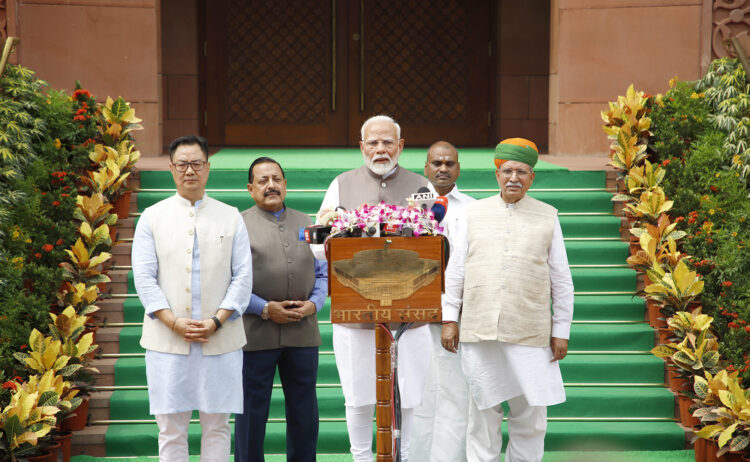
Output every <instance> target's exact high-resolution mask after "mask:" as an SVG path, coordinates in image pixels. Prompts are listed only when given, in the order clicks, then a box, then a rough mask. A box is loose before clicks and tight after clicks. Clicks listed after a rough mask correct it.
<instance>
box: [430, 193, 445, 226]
mask: <svg viewBox="0 0 750 462" xmlns="http://www.w3.org/2000/svg"><path fill="white" fill-rule="evenodd" d="M431 210H432V214H433V215H434V216H435V221H437V222H438V223H440V222H441V221H443V219H444V218H445V214H446V213H448V198H447V197H445V196H438V197H436V198H435V203H434V204H432V209H431Z"/></svg>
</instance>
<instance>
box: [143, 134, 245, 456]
mask: <svg viewBox="0 0 750 462" xmlns="http://www.w3.org/2000/svg"><path fill="white" fill-rule="evenodd" d="M169 156H170V163H169V169H170V171H171V172H172V178H173V179H174V182H175V186H176V187H177V194H175V195H174V196H172V197H169V198H167V199H164V200H162V201H160V202H157V203H156V204H154V205H152V206H151V207H148V208H147V209H146V210H144V212H143V214H142V215H141V217H140V219H139V220H138V224H137V226H136V229H135V235H134V237H133V250H132V260H133V275H134V279H135V287H136V290H137V292H138V297H139V298H140V300H141V303H142V304H143V307H144V308H145V314H144V317H143V333H142V336H141V346H142V347H143V348H145V349H146V379H147V381H148V395H149V403H150V413H151V414H153V415H154V417H155V418H156V423H157V425H158V427H159V459H160V460H161V461H170V462H171V461H179V462H184V461H186V460H188V425H189V423H190V417H191V415H192V412H193V411H194V410H197V411H198V412H199V416H200V422H201V431H202V436H201V460H202V461H217V462H219V461H221V462H225V461H227V460H229V454H230V448H231V427H230V425H229V414H230V413H241V412H242V346H243V345H244V344H245V330H244V328H243V325H242V314H243V312H244V311H245V308H246V307H247V306H248V303H249V302H250V293H251V291H252V281H253V278H252V260H251V255H250V243H249V240H248V236H247V229H246V228H245V223H244V222H243V220H242V217H241V216H240V213H239V211H238V210H237V209H236V208H234V207H230V206H228V205H226V204H224V203H222V202H219V201H217V200H215V199H212V198H210V197H208V196H207V195H206V193H205V191H206V182H207V181H208V173H209V169H210V165H209V163H208V145H207V143H206V140H205V139H203V138H201V137H198V136H184V137H180V138H177V139H175V140H174V141H172V143H171V144H170V146H169Z"/></svg>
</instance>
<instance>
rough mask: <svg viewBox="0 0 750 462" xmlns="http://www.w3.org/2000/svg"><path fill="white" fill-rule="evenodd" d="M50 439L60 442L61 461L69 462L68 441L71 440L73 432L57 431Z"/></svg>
mask: <svg viewBox="0 0 750 462" xmlns="http://www.w3.org/2000/svg"><path fill="white" fill-rule="evenodd" d="M52 440H53V441H57V442H58V443H60V454H61V456H62V459H61V460H62V462H70V443H71V442H72V440H73V434H72V433H70V432H67V433H58V434H57V435H55V436H53V437H52Z"/></svg>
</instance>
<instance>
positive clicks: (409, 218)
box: [318, 202, 442, 237]
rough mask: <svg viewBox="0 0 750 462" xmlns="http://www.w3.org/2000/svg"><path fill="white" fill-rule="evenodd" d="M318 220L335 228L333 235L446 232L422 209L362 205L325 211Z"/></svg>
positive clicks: (433, 217) (415, 234)
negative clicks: (383, 231) (354, 207)
mask: <svg viewBox="0 0 750 462" xmlns="http://www.w3.org/2000/svg"><path fill="white" fill-rule="evenodd" d="M318 221H319V222H320V223H322V224H324V225H326V226H331V236H333V237H336V236H340V235H347V236H362V235H370V236H371V235H374V234H375V233H376V232H378V233H379V232H380V230H381V229H385V230H386V232H388V230H389V229H390V230H393V232H394V233H398V234H399V235H412V236H429V235H433V234H438V233H440V232H442V228H441V227H440V226H439V225H438V222H437V221H436V220H435V216H434V214H433V213H432V212H431V211H429V210H425V209H422V208H420V207H415V206H413V205H409V206H406V207H402V206H399V205H392V204H386V203H385V202H380V203H379V204H377V205H367V204H365V205H362V206H360V207H359V208H357V209H354V210H351V211H345V210H340V211H331V210H322V211H321V212H320V213H319V214H318Z"/></svg>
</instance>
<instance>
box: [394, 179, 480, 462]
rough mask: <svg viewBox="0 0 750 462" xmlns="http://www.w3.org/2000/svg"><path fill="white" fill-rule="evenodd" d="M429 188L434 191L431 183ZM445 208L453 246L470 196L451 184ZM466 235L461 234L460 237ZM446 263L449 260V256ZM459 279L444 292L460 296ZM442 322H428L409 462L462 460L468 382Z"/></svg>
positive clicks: (446, 230)
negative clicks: (447, 345)
mask: <svg viewBox="0 0 750 462" xmlns="http://www.w3.org/2000/svg"><path fill="white" fill-rule="evenodd" d="M429 187H430V189H431V190H432V191H433V192H435V191H434V187H433V186H432V184H430V185H429ZM446 198H447V199H448V209H447V211H446V214H445V218H444V219H443V221H442V222H441V225H442V226H443V228H444V234H445V236H446V237H447V238H448V242H449V243H450V245H451V249H452V248H453V239H454V238H455V236H457V235H459V234H460V233H461V232H464V231H465V227H463V226H460V223H459V221H460V220H462V219H463V218H464V214H465V210H466V205H467V204H469V203H470V202H472V201H474V198H472V197H470V196H467V195H466V194H464V193H462V192H460V191H459V190H458V187H457V186H456V187H454V188H453V189H452V190H451V191H450V192H449V193H448V194H447V195H446ZM465 238H466V237H465V236H464V237H463V239H465ZM449 264H450V260H449ZM462 290H463V283H462V282H461V283H460V284H456V281H455V280H446V281H445V292H446V294H445V295H443V298H445V297H446V295H447V294H452V296H453V297H454V298H455V297H458V298H461V291H462ZM441 333H442V324H440V323H433V324H430V334H431V335H432V358H431V361H430V368H429V372H428V375H427V382H426V384H425V390H424V397H423V399H422V405H421V406H419V407H418V408H417V409H415V410H414V424H413V427H412V437H411V446H410V450H409V454H410V455H409V460H411V461H412V462H442V461H445V462H461V461H464V460H466V428H467V425H468V413H469V386H468V383H467V381H466V377H464V373H463V370H462V367H461V355H462V351H461V350H460V349H459V351H458V353H452V352H450V351H447V350H446V349H444V348H443V347H442V344H441V341H440V336H441Z"/></svg>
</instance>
